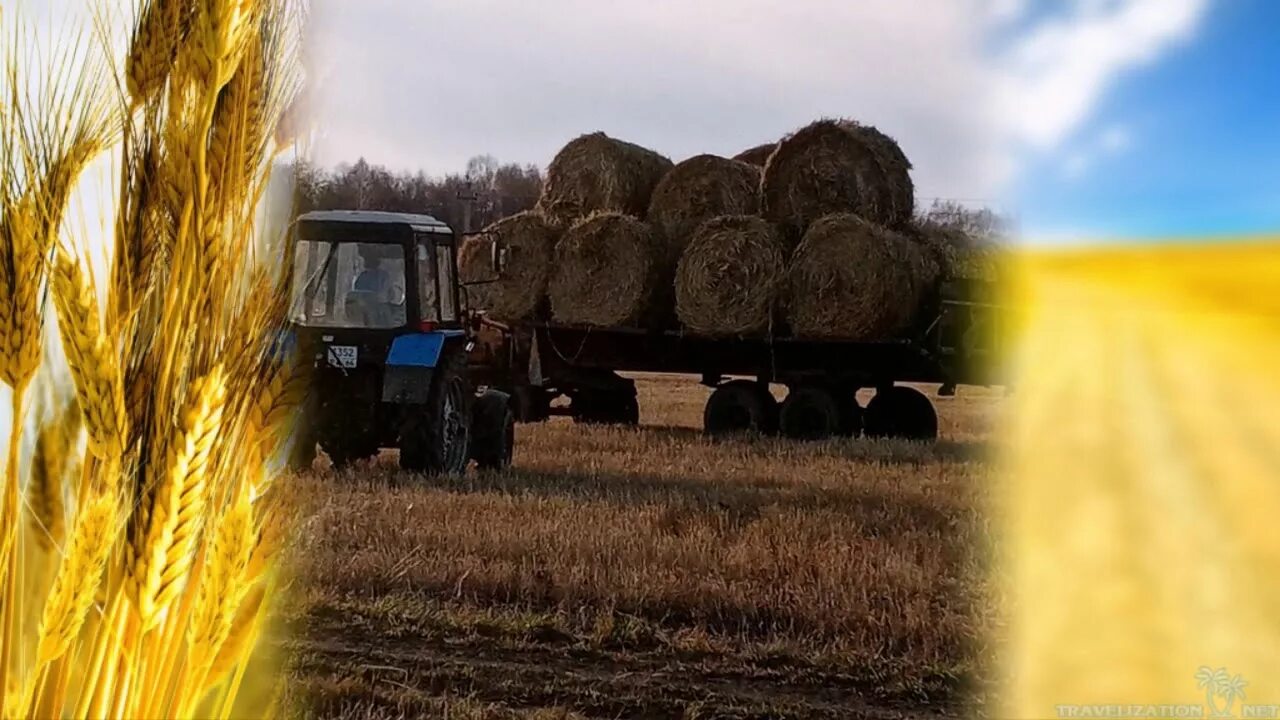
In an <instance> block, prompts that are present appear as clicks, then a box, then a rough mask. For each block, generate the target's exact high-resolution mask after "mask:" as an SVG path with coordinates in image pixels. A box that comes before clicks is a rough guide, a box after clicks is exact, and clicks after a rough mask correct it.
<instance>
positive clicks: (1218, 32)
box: [1009, 0, 1280, 241]
mask: <svg viewBox="0 0 1280 720" xmlns="http://www.w3.org/2000/svg"><path fill="white" fill-rule="evenodd" d="M1278 30H1280V2H1274V1H1273V0H1217V2H1213V3H1211V4H1209V5H1208V6H1207V10H1206V11H1205V13H1204V14H1203V16H1202V17H1201V19H1200V21H1199V23H1198V24H1197V25H1196V26H1195V28H1194V29H1193V30H1192V31H1190V32H1189V33H1188V34H1187V36H1186V37H1185V38H1183V40H1182V41H1181V42H1179V43H1178V44H1177V46H1176V47H1172V48H1168V49H1166V50H1165V52H1164V53H1162V54H1161V55H1160V56H1159V57H1157V58H1155V59H1154V60H1153V61H1151V62H1149V63H1148V64H1146V65H1145V66H1142V67H1138V68H1133V69H1130V70H1129V71H1127V72H1125V73H1124V74H1122V75H1120V76H1119V77H1117V78H1116V79H1115V81H1114V83H1113V84H1112V85H1111V87H1110V88H1109V89H1108V90H1106V91H1105V92H1104V93H1102V94H1101V96H1100V97H1099V99H1098V102H1097V103H1096V105H1095V107H1094V110H1093V112H1092V113H1090V116H1089V118H1088V119H1087V120H1085V121H1084V122H1082V123H1081V124H1080V125H1079V127H1078V128H1077V129H1076V130H1075V131H1074V132H1072V133H1071V135H1070V137H1069V138H1068V139H1066V140H1065V141H1064V142H1063V143H1062V144H1061V145H1059V146H1057V147H1054V148H1052V149H1051V150H1050V151H1048V152H1029V153H1028V154H1027V158H1026V161H1025V163H1024V164H1023V167H1022V169H1021V171H1020V172H1019V176H1018V178H1017V180H1016V181H1015V182H1013V183H1012V184H1011V185H1010V192H1009V194H1010V200H1009V204H1010V205H1011V206H1012V207H1015V208H1017V210H1018V213H1019V219H1020V223H1021V226H1022V229H1023V231H1024V233H1025V235H1026V237H1028V238H1029V239H1031V240H1042V241H1043V240H1058V239H1064V238H1090V239H1108V238H1138V237H1149V238H1154V239H1158V238H1173V237H1177V236H1205V235H1219V234H1225V235H1233V234H1253V233H1265V232H1268V231H1270V232H1276V231H1280V41H1278V40H1277V35H1276V33H1277V31H1278Z"/></svg>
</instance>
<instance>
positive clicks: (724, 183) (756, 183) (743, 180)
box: [648, 155, 760, 260]
mask: <svg viewBox="0 0 1280 720" xmlns="http://www.w3.org/2000/svg"><path fill="white" fill-rule="evenodd" d="M759 211H760V168H758V167H756V166H754V165H750V164H748V163H744V162H740V161H738V160H730V159H728V158H722V157H719V156H717V155H698V156H696V157H691V158H689V159H688V160H685V161H684V162H682V163H680V164H679V165H676V166H675V167H674V168H672V169H671V171H670V172H668V173H667V175H666V177H664V178H662V181H661V182H659V183H658V187H657V188H656V189H654V191H653V200H652V202H651V203H650V204H649V214H648V219H649V222H650V223H652V224H653V226H654V229H655V230H657V231H658V233H659V234H660V235H661V236H662V239H663V241H664V243H665V244H666V246H667V252H669V253H670V255H671V257H672V258H673V259H674V260H678V259H679V258H680V254H681V253H682V252H684V249H685V247H687V246H688V245H689V241H690V240H691V239H692V237H693V233H694V231H695V230H697V229H698V226H699V225H701V224H702V223H704V222H706V221H708V220H711V219H712V218H716V217H720V216H724V215H754V214H756V213H757V212H759Z"/></svg>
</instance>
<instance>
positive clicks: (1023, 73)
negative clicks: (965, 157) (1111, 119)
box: [999, 0, 1209, 150]
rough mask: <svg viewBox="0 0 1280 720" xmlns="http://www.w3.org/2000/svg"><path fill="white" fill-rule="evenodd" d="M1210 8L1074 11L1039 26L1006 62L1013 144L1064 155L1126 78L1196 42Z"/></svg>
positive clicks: (1142, 4)
mask: <svg viewBox="0 0 1280 720" xmlns="http://www.w3.org/2000/svg"><path fill="white" fill-rule="evenodd" d="M1208 4H1209V3H1208V0H1120V1H1117V2H1107V3H1102V2H1090V1H1088V0H1084V1H1082V2H1078V3H1076V5H1075V6H1074V11H1073V12H1070V13H1068V14H1066V15H1064V16H1061V17H1055V18H1052V19H1049V20H1045V21H1043V22H1041V23H1039V24H1038V25H1033V26H1032V27H1031V28H1030V29H1029V30H1028V31H1027V32H1026V33H1025V34H1024V35H1022V36H1021V37H1020V38H1017V39H1015V40H1014V41H1013V42H1012V43H1011V46H1010V47H1009V48H1008V49H1007V51H1006V52H1005V53H1004V54H1003V55H1002V57H1001V60H1002V63H1001V66H1002V67H1001V75H1002V77H1001V79H1000V81H999V84H1000V97H999V104H1000V107H1001V113H1000V114H1001V116H1002V118H1003V124H1004V125H1005V128H1004V130H1005V132H1007V133H1008V134H1009V135H1010V136H1011V137H1012V139H1014V140H1016V141H1018V142H1021V143H1027V144H1029V145H1030V146H1032V147H1034V148H1037V149H1041V150H1045V149H1053V148H1055V147H1058V146H1059V145H1060V144H1061V143H1062V142H1064V141H1065V140H1066V139H1068V138H1069V137H1070V135H1071V133H1072V132H1073V131H1075V130H1076V129H1077V128H1079V127H1080V126H1081V125H1082V124H1083V123H1084V122H1085V121H1086V120H1088V119H1089V117H1090V116H1091V114H1092V112H1093V111H1094V109H1095V108H1096V106H1097V104H1098V101H1099V100H1100V99H1101V98H1102V97H1103V95H1104V93H1105V92H1106V91H1107V89H1108V88H1109V87H1110V86H1111V84H1112V83H1113V82H1114V81H1115V80H1116V79H1117V78H1119V77H1120V76H1122V75H1123V74H1124V73H1126V72H1128V71H1130V70H1132V69H1134V68H1135V67H1139V66H1142V65H1144V64H1148V63H1151V62H1154V61H1155V60H1156V59H1158V58H1160V57H1161V56H1162V55H1164V54H1165V53H1166V52H1168V51H1169V50H1170V49H1171V48H1172V47H1174V46H1175V45H1177V44H1178V43H1179V42H1183V41H1185V40H1187V39H1188V38H1189V37H1191V36H1192V34H1193V33H1194V31H1195V30H1196V28H1197V27H1198V26H1199V24H1200V22H1201V20H1202V19H1203V17H1204V15H1205V11H1206V9H1207V7H1208Z"/></svg>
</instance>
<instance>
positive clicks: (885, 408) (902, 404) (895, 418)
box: [865, 385, 938, 440]
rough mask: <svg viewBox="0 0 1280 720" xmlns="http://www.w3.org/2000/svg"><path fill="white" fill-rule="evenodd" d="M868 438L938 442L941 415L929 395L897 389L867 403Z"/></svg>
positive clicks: (895, 387)
mask: <svg viewBox="0 0 1280 720" xmlns="http://www.w3.org/2000/svg"><path fill="white" fill-rule="evenodd" d="M865 424H866V434H867V437H877V438H885V437H892V438H904V439H907V440H936V439H937V437H938V413H937V411H935V410H934V408H933V403H932V402H930V401H929V398H927V397H925V394H924V393H922V392H920V391H919V390H916V389H915V388H910V387H904V386H901V385H895V386H893V387H888V388H884V389H882V390H878V391H876V395H875V397H873V398H871V402H869V403H867V411H866V420H865Z"/></svg>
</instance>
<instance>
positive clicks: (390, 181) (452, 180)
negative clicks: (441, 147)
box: [294, 155, 542, 231]
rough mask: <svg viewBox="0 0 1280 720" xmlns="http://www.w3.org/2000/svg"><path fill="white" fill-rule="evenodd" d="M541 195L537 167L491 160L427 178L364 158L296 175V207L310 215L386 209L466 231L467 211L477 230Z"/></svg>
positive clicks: (481, 158)
mask: <svg viewBox="0 0 1280 720" xmlns="http://www.w3.org/2000/svg"><path fill="white" fill-rule="evenodd" d="M541 192H542V170H541V169H540V168H538V166H536V165H518V164H515V163H505V164H503V163H499V162H498V161H497V160H496V159H494V158H493V157H492V156H489V155H481V156H478V157H474V158H472V159H471V160H470V161H468V162H467V169H466V172H465V173H462V174H457V173H454V174H449V175H445V176H444V177H431V176H428V175H427V174H425V173H423V172H417V173H396V172H392V171H390V170H388V169H386V168H385V167H382V166H380V165H370V164H369V163H368V162H366V161H365V160H364V159H360V160H359V161H357V162H356V163H354V164H350V165H348V164H343V165H339V166H338V167H336V168H333V169H324V168H317V167H315V166H313V165H306V164H302V165H299V166H298V168H297V172H296V176H295V198H294V205H295V209H296V211H297V212H298V213H304V212H308V211H311V210H387V211H391V212H412V213H424V214H427V215H431V216H433V217H435V218H436V219H437V220H441V221H443V222H446V223H448V224H449V225H450V226H451V227H453V228H455V229H456V230H458V231H465V230H466V228H464V227H463V226H464V224H465V223H464V221H465V206H466V204H467V203H468V202H470V205H471V229H472V230H479V229H480V228H482V227H484V226H485V225H488V224H489V223H492V222H495V221H497V220H501V219H502V218H504V217H506V216H508V215H514V214H516V213H518V212H522V211H524V210H528V209H531V208H532V207H533V206H534V204H536V203H537V202H538V195H539V193H541Z"/></svg>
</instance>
